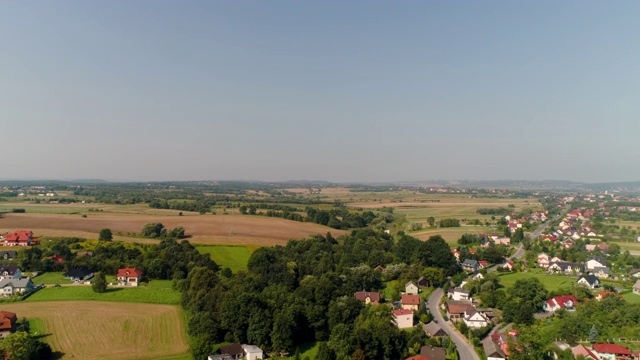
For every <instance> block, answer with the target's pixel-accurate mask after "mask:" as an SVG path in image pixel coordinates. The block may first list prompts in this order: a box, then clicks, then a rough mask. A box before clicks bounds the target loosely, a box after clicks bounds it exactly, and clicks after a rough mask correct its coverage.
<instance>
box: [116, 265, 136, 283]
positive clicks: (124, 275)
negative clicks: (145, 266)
mask: <svg viewBox="0 0 640 360" xmlns="http://www.w3.org/2000/svg"><path fill="white" fill-rule="evenodd" d="M116 278H117V279H118V283H119V285H120V286H138V284H139V283H140V280H142V271H141V270H138V269H136V268H124V269H118V273H117V274H116Z"/></svg>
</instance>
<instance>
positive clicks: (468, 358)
mask: <svg viewBox="0 0 640 360" xmlns="http://www.w3.org/2000/svg"><path fill="white" fill-rule="evenodd" d="M443 295H444V293H443V292H442V288H437V289H436V290H435V291H434V292H433V293H432V294H431V296H429V301H428V304H429V311H430V312H431V314H433V318H434V319H435V320H436V322H437V323H438V325H440V327H441V328H442V330H444V332H446V333H447V334H448V335H449V338H451V340H453V343H454V344H456V348H457V349H458V354H459V355H460V360H480V357H479V356H478V354H476V351H475V349H474V348H473V345H471V344H470V343H469V342H468V341H467V339H466V338H465V337H464V336H462V334H460V332H458V329H456V328H455V327H454V326H453V324H452V323H451V321H444V317H442V314H440V309H439V308H438V306H439V305H440V300H441V299H442V296H443Z"/></svg>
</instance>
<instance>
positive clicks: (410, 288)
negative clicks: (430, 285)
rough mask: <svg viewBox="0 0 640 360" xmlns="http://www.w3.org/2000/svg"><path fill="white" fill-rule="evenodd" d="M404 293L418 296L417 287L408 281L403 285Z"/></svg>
mask: <svg viewBox="0 0 640 360" xmlns="http://www.w3.org/2000/svg"><path fill="white" fill-rule="evenodd" d="M404 292H405V293H406V294H409V295H418V285H416V283H414V282H413V281H409V282H408V283H406V284H405V285H404Z"/></svg>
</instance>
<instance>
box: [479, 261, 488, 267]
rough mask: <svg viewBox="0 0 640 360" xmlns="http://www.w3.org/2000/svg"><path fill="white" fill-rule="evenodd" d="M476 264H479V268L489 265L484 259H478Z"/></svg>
mask: <svg viewBox="0 0 640 360" xmlns="http://www.w3.org/2000/svg"><path fill="white" fill-rule="evenodd" d="M478 265H480V269H484V268H486V267H487V266H489V263H488V262H486V261H484V260H480V261H478Z"/></svg>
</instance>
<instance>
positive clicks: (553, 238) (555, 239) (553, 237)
mask: <svg viewBox="0 0 640 360" xmlns="http://www.w3.org/2000/svg"><path fill="white" fill-rule="evenodd" d="M544 240H548V241H551V242H556V241H557V240H558V238H557V237H555V236H553V235H542V241H544Z"/></svg>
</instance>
